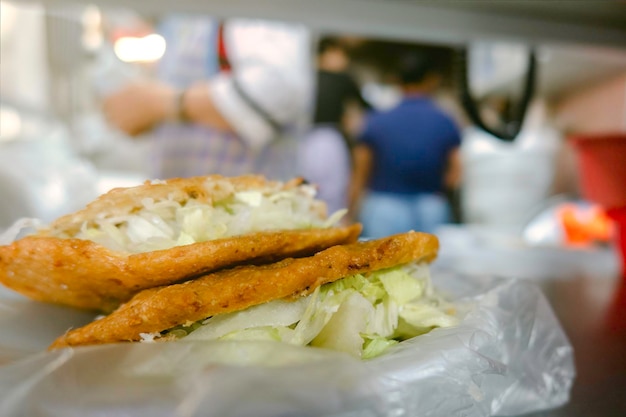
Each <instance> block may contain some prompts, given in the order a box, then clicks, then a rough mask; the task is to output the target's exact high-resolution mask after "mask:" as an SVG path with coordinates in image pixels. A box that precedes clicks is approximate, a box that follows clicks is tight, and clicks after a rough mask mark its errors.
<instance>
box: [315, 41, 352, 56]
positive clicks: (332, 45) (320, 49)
mask: <svg viewBox="0 0 626 417" xmlns="http://www.w3.org/2000/svg"><path fill="white" fill-rule="evenodd" d="M329 49H341V50H342V51H344V52H346V47H345V45H344V44H343V43H341V41H340V40H339V39H337V38H333V37H325V38H322V39H321V40H320V41H319V43H318V45H317V53H318V55H322V54H323V53H325V52H326V51H328V50H329Z"/></svg>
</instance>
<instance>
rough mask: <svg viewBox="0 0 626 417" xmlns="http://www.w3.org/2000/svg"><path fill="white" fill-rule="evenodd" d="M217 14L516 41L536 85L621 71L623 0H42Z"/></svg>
mask: <svg viewBox="0 0 626 417" xmlns="http://www.w3.org/2000/svg"><path fill="white" fill-rule="evenodd" d="M43 3H44V4H49V5H59V4H68V3H70V4H71V3H83V4H99V5H102V6H109V7H111V6H121V7H131V8H133V9H135V10H137V11H139V12H143V13H149V14H160V13H169V12H171V11H173V10H178V11H186V12H193V13H207V14H210V15H214V16H222V17H226V16H250V17H261V18H272V19H280V20H287V21H289V20H295V21H299V22H303V23H305V24H307V25H309V26H310V27H311V28H313V29H314V30H317V31H320V32H332V33H338V32H341V33H343V34H349V35H357V36H363V37H368V38H373V39H386V40H390V41H404V42H418V43H431V44H435V45H444V46H453V47H454V46H465V45H468V44H471V43H473V42H485V41H486V42H517V43H522V44H527V45H532V46H534V47H536V49H537V50H538V52H539V60H540V63H539V84H540V91H541V92H543V93H545V94H548V95H559V94H566V93H567V92H568V91H570V90H571V89H573V88H578V87H580V86H581V85H585V84H589V83H593V82H597V81H598V80H600V79H603V78H606V77H610V76H613V75H615V74H620V73H625V72H626V0H615V1H604V0H587V1H583V0H577V1H568V0H544V1H541V0H316V1H310V0H229V1H223V0H203V1H201V2H200V1H197V0H177V1H176V2H175V6H172V4H173V3H172V2H171V1H170V0H106V1H105V0H43Z"/></svg>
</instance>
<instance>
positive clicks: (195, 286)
mask: <svg viewBox="0 0 626 417" xmlns="http://www.w3.org/2000/svg"><path fill="white" fill-rule="evenodd" d="M438 248H439V242H438V240H437V238H436V237H435V236H434V235H431V234H426V233H419V232H409V233H404V234H399V235H393V236H389V237H386V238H382V239H377V240H371V241H366V242H356V243H351V244H347V245H338V246H333V247H330V248H328V249H325V250H323V251H321V252H318V253H316V254H315V255H313V256H310V257H306V258H297V259H294V258H289V259H284V260H282V261H279V262H277V263H274V264H269V265H262V266H250V265H245V266H239V267H235V268H232V269H227V270H222V271H218V272H215V273H212V274H209V275H205V276H202V277H199V278H196V279H193V280H190V281H186V282H184V283H181V284H174V285H169V286H163V287H158V288H152V289H148V290H144V291H141V292H140V293H138V294H137V295H135V296H134V297H133V298H132V299H131V300H130V301H129V302H127V303H126V304H123V305H122V306H121V307H120V308H119V309H117V310H116V311H114V312H113V313H111V314H110V315H108V316H106V317H104V318H102V319H100V320H96V321H94V322H92V323H90V324H88V325H86V326H84V327H81V328H78V329H75V330H71V331H69V332H67V333H66V334H65V335H63V336H61V337H60V338H58V339H57V340H56V341H55V342H54V343H53V344H52V345H51V346H50V348H51V349H56V348H61V347H65V346H78V345H91V344H102V343H114V342H124V341H137V340H140V338H141V333H154V332H161V331H164V330H167V329H170V328H172V327H175V326H177V325H181V324H184V323H188V322H190V321H191V322H193V321H198V320H202V319H204V318H207V317H210V316H214V315H217V314H223V313H230V312H234V311H239V310H243V309H245V308H248V307H251V306H254V305H258V304H261V303H265V302H268V301H271V300H275V299H282V298H288V297H297V296H302V295H306V294H308V293H310V292H312V291H313V290H314V289H315V288H317V287H319V286H320V285H322V284H325V283H328V282H333V281H336V280H338V279H340V278H343V277H345V276H349V275H353V274H356V273H364V272H368V271H375V270H379V269H384V268H390V267H393V266H397V265H400V264H405V263H408V262H412V261H418V262H419V261H427V262H430V261H432V260H433V259H434V258H435V257H436V256H437V251H438Z"/></svg>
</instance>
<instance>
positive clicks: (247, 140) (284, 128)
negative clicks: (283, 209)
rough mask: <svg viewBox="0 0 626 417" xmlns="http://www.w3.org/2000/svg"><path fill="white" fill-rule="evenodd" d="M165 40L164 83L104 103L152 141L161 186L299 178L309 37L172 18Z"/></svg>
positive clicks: (269, 27)
mask: <svg viewBox="0 0 626 417" xmlns="http://www.w3.org/2000/svg"><path fill="white" fill-rule="evenodd" d="M159 32H160V33H161V34H162V35H163V36H164V38H165V39H166V45H167V47H166V51H165V54H164V56H163V57H162V59H161V61H160V62H159V65H158V68H157V70H156V74H157V76H156V79H144V80H138V81H132V82H129V83H127V84H126V85H124V86H122V87H121V88H119V89H117V90H116V91H114V92H113V93H112V94H109V95H108V96H107V97H106V98H105V99H104V103H103V107H104V112H105V115H106V118H107V119H108V121H109V122H110V123H111V124H112V125H113V126H116V127H117V128H119V129H120V130H122V131H124V132H126V133H127V134H129V135H131V136H139V135H142V134H144V133H148V132H149V133H150V136H151V139H152V141H153V145H154V146H153V155H152V157H151V166H152V168H151V170H152V176H153V177H154V178H172V177H189V176H196V175H206V174H212V173H218V174H222V175H239V174H244V173H259V174H264V175H266V176H268V177H271V178H276V179H287V178H289V177H291V176H293V175H295V170H296V163H295V162H296V161H295V160H296V152H297V150H296V143H295V142H296V140H295V137H296V136H297V132H298V131H299V130H301V129H302V128H303V127H304V125H305V123H306V119H307V114H308V111H309V109H308V106H309V105H310V104H309V103H310V96H311V93H312V91H311V89H312V82H313V71H312V68H311V43H310V34H309V32H308V30H307V29H306V28H305V27H303V26H300V25H297V24H288V23H282V22H272V21H265V20H253V19H227V20H225V21H223V22H220V21H218V20H216V19H213V18H210V17H203V16H188V15H171V16H168V17H166V18H165V19H164V20H163V21H162V24H161V26H160V30H159Z"/></svg>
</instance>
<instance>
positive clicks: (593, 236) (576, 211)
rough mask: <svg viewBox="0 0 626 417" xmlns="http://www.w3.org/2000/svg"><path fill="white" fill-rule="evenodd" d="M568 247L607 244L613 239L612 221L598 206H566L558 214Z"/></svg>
mask: <svg viewBox="0 0 626 417" xmlns="http://www.w3.org/2000/svg"><path fill="white" fill-rule="evenodd" d="M558 216H559V219H560V221H561V225H562V226H563V230H564V232H565V240H566V243H567V244H568V245H574V246H579V245H590V244H593V243H598V242H601V243H609V242H610V241H611V239H612V238H613V221H612V220H611V219H610V218H609V216H608V215H607V214H606V212H605V211H604V210H603V209H602V208H600V207H599V206H591V207H589V208H581V207H579V206H577V205H575V204H566V205H564V206H563V207H561V209H560V210H559V212H558Z"/></svg>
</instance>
